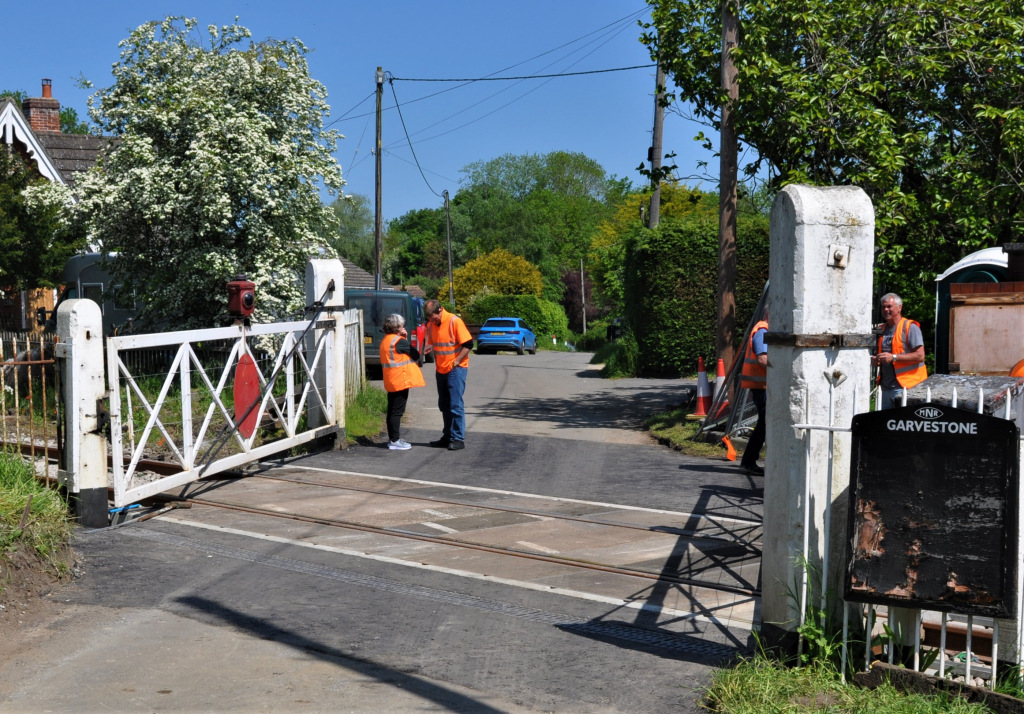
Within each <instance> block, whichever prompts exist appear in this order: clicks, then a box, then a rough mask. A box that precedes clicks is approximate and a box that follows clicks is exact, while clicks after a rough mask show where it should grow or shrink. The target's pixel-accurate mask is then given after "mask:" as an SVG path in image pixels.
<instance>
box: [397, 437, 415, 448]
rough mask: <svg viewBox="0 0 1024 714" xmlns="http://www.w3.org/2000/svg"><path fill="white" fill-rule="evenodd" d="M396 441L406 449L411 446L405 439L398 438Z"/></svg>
mask: <svg viewBox="0 0 1024 714" xmlns="http://www.w3.org/2000/svg"><path fill="white" fill-rule="evenodd" d="M398 443H399V444H401V445H402V446H404V447H405V448H407V449H411V448H412V444H410V443H409V442H408V441H406V440H405V439H399V440H398Z"/></svg>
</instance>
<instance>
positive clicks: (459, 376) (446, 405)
mask: <svg viewBox="0 0 1024 714" xmlns="http://www.w3.org/2000/svg"><path fill="white" fill-rule="evenodd" d="M468 373H469V369H468V368H466V367H452V371H451V372H449V373H448V374H440V373H436V374H435V375H434V376H435V378H436V379H437V408H438V409H440V410H441V416H442V417H443V418H444V436H445V437H446V438H447V439H449V440H450V441H465V440H466V404H465V402H463V400H462V395H463V394H464V393H465V391H466V377H467V376H468Z"/></svg>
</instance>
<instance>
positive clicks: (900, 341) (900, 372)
mask: <svg viewBox="0 0 1024 714" xmlns="http://www.w3.org/2000/svg"><path fill="white" fill-rule="evenodd" d="M911 325H917V329H919V330H920V329H921V324H920V323H919V322H918V321H917V320H909V319H907V318H905V317H901V318H900V321H899V322H897V323H896V329H895V330H893V333H892V354H894V355H901V354H905V353H904V351H903V345H904V344H906V342H907V340H909V339H910V326H911ZM878 351H879V352H881V351H882V335H879V337H878ZM892 368H893V370H894V371H895V372H896V381H897V382H899V385H900V386H901V387H903V388H904V389H910V388H911V387H913V386H914V385H916V384H920V383H921V382H923V381H924V380H926V379H928V368H927V367H925V366H924V362H902V363H900V364H897V363H896V362H893V363H892ZM876 381H878V382H881V381H882V370H881V369H879V370H878V378H877V380H876Z"/></svg>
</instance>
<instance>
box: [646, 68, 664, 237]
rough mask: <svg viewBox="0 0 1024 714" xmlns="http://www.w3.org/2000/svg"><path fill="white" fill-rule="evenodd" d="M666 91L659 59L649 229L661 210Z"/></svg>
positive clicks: (653, 226) (655, 224) (654, 223)
mask: <svg viewBox="0 0 1024 714" xmlns="http://www.w3.org/2000/svg"><path fill="white" fill-rule="evenodd" d="M664 91H665V70H664V69H663V68H662V66H661V58H660V57H659V58H658V72H657V74H656V79H655V86H654V131H653V132H652V133H651V148H650V151H649V152H648V154H647V160H648V161H650V162H651V209H650V211H648V213H647V227H648V228H656V227H657V226H658V220H659V215H658V214H659V210H660V208H661V154H662V140H661V136H662V126H663V125H664V123H665V107H663V106H662V104H661V95H662V94H663V93H664Z"/></svg>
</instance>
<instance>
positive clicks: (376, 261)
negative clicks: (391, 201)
mask: <svg viewBox="0 0 1024 714" xmlns="http://www.w3.org/2000/svg"><path fill="white" fill-rule="evenodd" d="M383 96H384V70H382V69H381V68H380V67H378V68H377V142H376V144H375V147H376V148H375V150H374V157H375V158H376V164H375V166H376V171H375V175H374V203H373V210H374V217H373V284H374V288H375V289H376V290H380V286H381V278H380V273H381V265H382V264H383V262H384V213H383V211H382V209H381V194H382V191H381V185H380V184H381V176H380V169H381V161H380V153H381V152H380V124H381V120H380V105H381V99H382V98H383Z"/></svg>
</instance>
